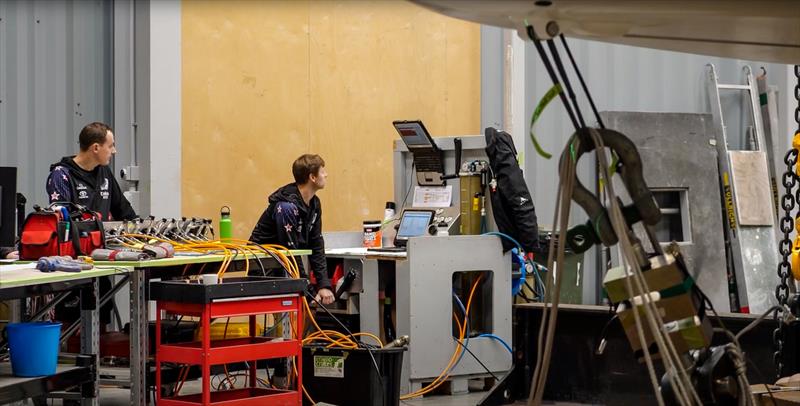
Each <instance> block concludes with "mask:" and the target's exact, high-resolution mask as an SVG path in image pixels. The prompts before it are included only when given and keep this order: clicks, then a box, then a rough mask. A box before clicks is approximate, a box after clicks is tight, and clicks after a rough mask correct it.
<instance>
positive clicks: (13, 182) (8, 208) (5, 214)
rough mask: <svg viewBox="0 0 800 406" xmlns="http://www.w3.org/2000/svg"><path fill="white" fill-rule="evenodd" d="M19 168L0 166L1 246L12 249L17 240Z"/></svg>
mask: <svg viewBox="0 0 800 406" xmlns="http://www.w3.org/2000/svg"><path fill="white" fill-rule="evenodd" d="M16 214H17V168H14V167H7V166H0V246H3V247H12V246H14V243H15V242H16V239H17V226H16Z"/></svg>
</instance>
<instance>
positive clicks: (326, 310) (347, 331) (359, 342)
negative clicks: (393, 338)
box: [304, 290, 386, 399]
mask: <svg viewBox="0 0 800 406" xmlns="http://www.w3.org/2000/svg"><path fill="white" fill-rule="evenodd" d="M304 293H305V294H306V296H308V297H309V298H310V299H311V300H313V301H314V302H315V303H316V304H317V306H319V307H321V308H322V310H324V311H325V313H328V316H330V317H331V318H332V319H333V320H334V321H335V322H336V323H338V324H339V326H340V327H342V328H343V329H344V331H345V332H346V333H347V334H348V335H349V336H350V337H351V338H352V339H353V341H354V342H355V343H356V344H357V345H359V346H363V348H364V349H366V350H367V353H368V354H369V357H370V358H371V359H372V366H373V367H374V368H375V373H377V374H378V379H379V380H380V383H381V394H382V395H383V396H381V399H386V393H385V390H384V383H383V374H381V369H380V368H379V367H378V362H377V361H375V355H373V354H372V348H370V346H368V345H364V343H362V342H361V341H359V340H358V339H357V338H356V336H354V335H353V333H352V332H351V331H350V329H348V328H347V326H345V325H344V323H342V322H341V321H340V320H339V319H338V318H337V317H336V316H334V315H333V313H331V312H330V311H329V310H328V308H327V307H325V305H323V304H322V303H320V302H319V301H318V300H317V299H316V298H315V297H314V296H313V295H312V294H311V293H309V292H308V291H307V290H306V291H304Z"/></svg>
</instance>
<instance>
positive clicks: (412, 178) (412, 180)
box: [400, 161, 414, 209]
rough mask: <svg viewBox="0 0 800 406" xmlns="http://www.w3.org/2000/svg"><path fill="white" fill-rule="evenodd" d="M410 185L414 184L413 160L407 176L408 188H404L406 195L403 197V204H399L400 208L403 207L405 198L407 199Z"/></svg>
mask: <svg viewBox="0 0 800 406" xmlns="http://www.w3.org/2000/svg"><path fill="white" fill-rule="evenodd" d="M412 186H414V161H412V162H411V176H409V177H408V190H406V195H405V197H403V204H401V205H400V209H402V208H403V207H405V205H406V200H407V199H408V194H409V193H411V187H412Z"/></svg>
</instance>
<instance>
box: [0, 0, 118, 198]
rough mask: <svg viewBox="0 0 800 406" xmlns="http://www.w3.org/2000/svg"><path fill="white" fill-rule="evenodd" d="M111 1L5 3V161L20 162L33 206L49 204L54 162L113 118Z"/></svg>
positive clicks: (1, 117) (0, 65)
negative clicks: (87, 131)
mask: <svg viewBox="0 0 800 406" xmlns="http://www.w3.org/2000/svg"><path fill="white" fill-rule="evenodd" d="M110 12H111V3H110V2H106V1H98V0H95V1H87V0H76V1H66V0H61V1H59V0H53V1H14V0H11V1H2V2H0V166H17V167H18V168H19V171H18V189H19V192H21V193H23V194H24V195H25V196H26V197H28V202H29V203H28V208H30V207H31V206H32V205H33V204H40V205H43V204H46V203H47V198H46V195H45V190H44V184H45V179H46V178H47V174H48V173H49V165H50V164H51V163H53V162H55V161H57V160H58V159H60V157H62V156H65V155H71V154H74V153H76V152H77V149H78V144H77V134H78V132H79V130H80V129H81V128H82V127H83V126H84V125H85V124H87V123H89V122H91V121H105V122H111V108H112V107H111V60H110V51H111V40H112V36H111V21H110V19H109V18H108V16H110Z"/></svg>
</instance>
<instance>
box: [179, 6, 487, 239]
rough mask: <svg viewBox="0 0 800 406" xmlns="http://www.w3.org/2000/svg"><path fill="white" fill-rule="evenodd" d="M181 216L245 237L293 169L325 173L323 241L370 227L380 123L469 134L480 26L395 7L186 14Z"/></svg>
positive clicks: (475, 105)
mask: <svg viewBox="0 0 800 406" xmlns="http://www.w3.org/2000/svg"><path fill="white" fill-rule="evenodd" d="M183 13H184V15H183V33H182V34H183V69H184V73H183V120H184V133H183V161H184V165H183V191H182V192H183V202H184V203H183V210H184V213H186V214H187V215H204V216H214V217H217V215H216V214H215V213H216V212H217V210H218V208H219V206H221V205H223V204H228V205H230V206H231V207H232V209H233V213H234V226H235V227H234V228H235V230H234V232H235V234H236V235H237V236H239V237H247V236H248V235H249V232H250V230H251V229H252V226H253V225H254V224H255V221H256V220H257V218H258V216H259V215H260V213H261V211H262V210H263V209H264V207H265V204H266V197H267V195H268V194H269V193H270V192H271V191H272V190H274V189H275V188H277V187H279V186H281V185H283V184H285V183H288V182H290V181H291V180H292V179H291V171H290V166H291V163H292V161H293V160H294V159H295V158H296V157H297V156H299V155H300V154H302V153H306V152H311V153H318V154H320V155H322V157H323V158H324V159H325V160H326V162H327V169H328V172H329V174H330V176H329V179H328V187H327V188H326V189H325V190H324V191H322V192H321V193H320V197H321V198H322V200H323V207H324V211H323V224H324V228H325V230H326V231H337V230H357V229H359V228H360V224H361V221H362V220H364V219H368V218H380V217H382V215H383V204H384V202H385V201H386V200H389V199H391V196H392V190H393V189H392V153H391V149H392V144H391V141H392V140H393V139H394V138H396V137H397V136H396V134H395V133H394V130H393V129H392V126H391V121H392V120H394V119H398V118H421V119H423V120H425V122H426V125H427V126H428V128H429V129H430V131H431V132H432V133H434V135H437V134H438V135H453V134H469V133H472V134H474V133H477V132H478V131H479V130H480V128H479V126H480V71H479V69H480V32H479V26H477V25H475V24H471V23H466V22H462V21H458V20H454V19H450V18H448V17H443V16H440V15H437V14H435V13H431V12H429V11H427V10H424V9H422V8H420V7H417V6H415V5H412V4H409V3H405V2H370V3H366V2H347V1H342V2H333V1H331V2H328V1H325V2H317V1H313V2H256V1H246V2H241V3H239V2H235V3H233V2H197V1H187V2H184V3H183Z"/></svg>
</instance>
